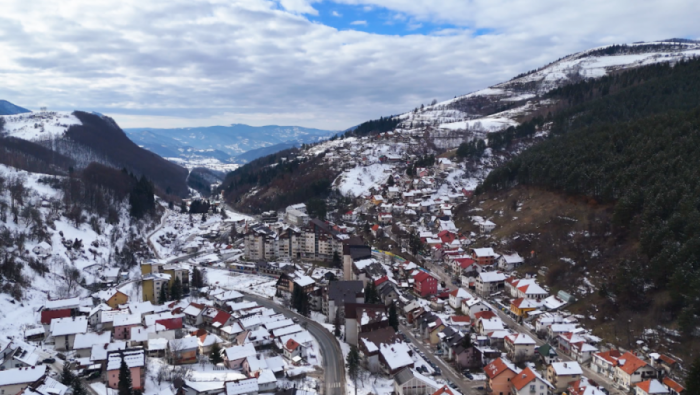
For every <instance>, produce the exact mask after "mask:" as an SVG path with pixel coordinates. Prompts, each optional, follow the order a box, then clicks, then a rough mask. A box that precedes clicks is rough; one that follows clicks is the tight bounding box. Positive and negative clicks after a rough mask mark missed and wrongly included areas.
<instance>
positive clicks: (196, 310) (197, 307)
mask: <svg viewBox="0 0 700 395" xmlns="http://www.w3.org/2000/svg"><path fill="white" fill-rule="evenodd" d="M204 307H205V306H204V305H203V304H201V303H190V304H189V305H188V306H187V307H186V308H185V309H184V310H183V311H182V313H183V314H184V315H185V324H187V325H190V326H199V325H201V324H202V323H203V322H204V317H203V316H202V313H203V312H204Z"/></svg>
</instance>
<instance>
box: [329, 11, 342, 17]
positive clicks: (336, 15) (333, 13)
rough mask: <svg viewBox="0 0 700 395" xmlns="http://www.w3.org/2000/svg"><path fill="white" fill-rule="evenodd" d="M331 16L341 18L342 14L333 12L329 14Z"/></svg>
mask: <svg viewBox="0 0 700 395" xmlns="http://www.w3.org/2000/svg"><path fill="white" fill-rule="evenodd" d="M331 15H333V16H335V17H338V18H339V17H341V16H343V14H341V13H340V12H338V11H333V12H331Z"/></svg>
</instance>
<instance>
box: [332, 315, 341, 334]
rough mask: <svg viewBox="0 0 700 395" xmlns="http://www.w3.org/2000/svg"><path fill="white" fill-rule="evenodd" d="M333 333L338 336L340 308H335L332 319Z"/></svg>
mask: <svg viewBox="0 0 700 395" xmlns="http://www.w3.org/2000/svg"><path fill="white" fill-rule="evenodd" d="M333 335H335V337H340V310H339V309H336V310H335V319H334V320H333Z"/></svg>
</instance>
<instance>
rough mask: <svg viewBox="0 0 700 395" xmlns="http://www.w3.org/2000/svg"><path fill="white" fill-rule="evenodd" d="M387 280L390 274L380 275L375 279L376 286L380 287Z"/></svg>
mask: <svg viewBox="0 0 700 395" xmlns="http://www.w3.org/2000/svg"><path fill="white" fill-rule="evenodd" d="M387 281H389V277H388V276H382V277H379V278H378V279H376V280H374V286H375V287H378V286H380V285H382V284H384V283H385V282H387Z"/></svg>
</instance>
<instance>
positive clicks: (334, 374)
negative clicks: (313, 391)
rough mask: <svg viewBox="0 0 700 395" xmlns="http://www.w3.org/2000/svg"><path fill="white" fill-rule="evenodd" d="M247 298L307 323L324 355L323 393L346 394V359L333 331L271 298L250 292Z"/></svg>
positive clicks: (330, 394)
mask: <svg viewBox="0 0 700 395" xmlns="http://www.w3.org/2000/svg"><path fill="white" fill-rule="evenodd" d="M245 299H248V300H250V301H254V302H257V303H258V304H260V305H261V306H263V307H267V308H271V309H273V310H275V311H277V312H280V313H282V314H284V315H285V316H286V317H289V318H297V319H299V321H300V322H304V323H306V329H307V330H308V331H309V332H310V333H311V335H312V336H313V337H314V338H315V339H316V341H318V344H319V347H320V348H321V350H320V351H321V355H322V356H323V371H324V380H323V384H324V387H323V389H322V392H321V393H322V394H324V395H345V392H346V388H347V387H346V384H345V361H344V360H343V352H342V350H341V349H340V345H339V344H338V341H337V340H336V338H335V336H333V334H332V333H330V332H329V331H328V330H327V329H326V328H324V327H323V326H321V325H320V324H319V323H317V322H316V321H313V320H311V319H309V318H307V317H304V316H303V315H300V314H297V313H296V312H294V311H291V310H289V309H287V308H285V307H283V306H280V305H279V304H277V303H275V302H273V301H272V300H270V299H267V298H263V297H260V296H255V295H250V294H245Z"/></svg>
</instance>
